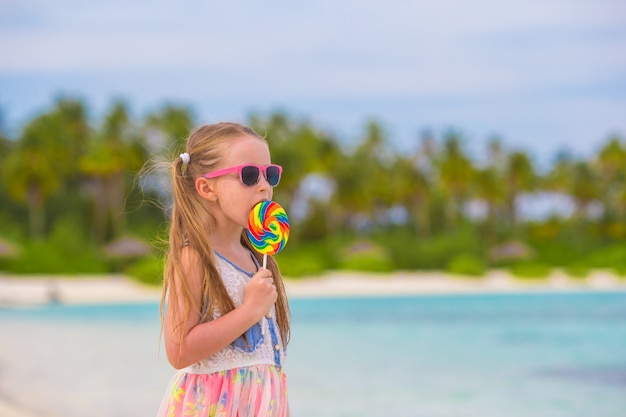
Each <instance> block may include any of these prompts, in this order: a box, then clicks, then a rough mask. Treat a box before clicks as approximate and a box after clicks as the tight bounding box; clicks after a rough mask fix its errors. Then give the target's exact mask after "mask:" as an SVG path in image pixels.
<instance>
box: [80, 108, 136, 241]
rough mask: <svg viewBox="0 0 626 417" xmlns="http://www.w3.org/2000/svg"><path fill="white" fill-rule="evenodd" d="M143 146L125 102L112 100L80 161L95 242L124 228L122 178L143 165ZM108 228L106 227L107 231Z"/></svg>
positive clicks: (123, 180)
mask: <svg viewBox="0 0 626 417" xmlns="http://www.w3.org/2000/svg"><path fill="white" fill-rule="evenodd" d="M143 160H144V149H143V147H142V145H141V143H140V138H139V137H138V136H136V135H135V134H134V132H133V126H132V123H131V120H130V117H129V113H128V109H127V105H126V104H125V103H124V102H122V101H116V102H114V103H113V104H112V106H111V109H110V110H109V112H108V113H107V114H106V115H105V118H104V123H103V124H102V127H101V129H100V131H99V132H98V133H97V134H96V136H95V137H94V140H93V141H92V142H91V148H90V149H89V150H88V151H87V153H86V154H85V155H84V156H83V158H81V160H80V170H81V172H82V173H83V174H84V175H86V176H87V177H88V178H89V181H88V182H87V184H86V185H87V189H88V190H89V192H90V193H91V195H92V198H93V201H94V205H93V207H94V234H95V238H96V239H97V241H99V242H103V241H104V240H106V238H107V237H112V236H117V235H119V234H120V233H121V232H122V231H123V230H124V229H125V213H124V198H125V192H126V179H127V175H128V174H129V173H133V172H135V171H137V170H138V169H139V168H140V167H141V166H142V164H143ZM109 227H110V230H109Z"/></svg>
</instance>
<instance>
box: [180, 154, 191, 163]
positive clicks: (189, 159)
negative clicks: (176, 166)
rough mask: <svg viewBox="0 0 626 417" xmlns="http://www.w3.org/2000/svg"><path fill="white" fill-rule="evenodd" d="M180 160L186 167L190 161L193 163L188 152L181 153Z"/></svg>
mask: <svg viewBox="0 0 626 417" xmlns="http://www.w3.org/2000/svg"><path fill="white" fill-rule="evenodd" d="M180 158H181V159H182V160H183V164H185V165H186V164H188V163H189V161H191V157H190V156H189V154H188V153H187V152H184V153H181V154H180Z"/></svg>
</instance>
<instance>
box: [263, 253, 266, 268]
mask: <svg viewBox="0 0 626 417" xmlns="http://www.w3.org/2000/svg"><path fill="white" fill-rule="evenodd" d="M263 269H267V253H264V254H263Z"/></svg>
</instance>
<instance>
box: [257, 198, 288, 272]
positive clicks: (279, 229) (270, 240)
mask: <svg viewBox="0 0 626 417" xmlns="http://www.w3.org/2000/svg"><path fill="white" fill-rule="evenodd" d="M248 236H249V237H250V242H251V243H252V247H253V248H254V249H256V251H257V252H259V253H262V254H263V268H265V267H266V266H267V255H274V254H276V253H278V252H280V251H281V250H282V249H283V248H284V247H285V244H286V243H287V239H289V219H288V218H287V213H285V209H283V208H282V207H281V205H280V204H278V203H276V202H275V201H261V202H260V203H258V204H257V205H256V206H254V208H253V209H252V211H251V212H250V216H249V217H248Z"/></svg>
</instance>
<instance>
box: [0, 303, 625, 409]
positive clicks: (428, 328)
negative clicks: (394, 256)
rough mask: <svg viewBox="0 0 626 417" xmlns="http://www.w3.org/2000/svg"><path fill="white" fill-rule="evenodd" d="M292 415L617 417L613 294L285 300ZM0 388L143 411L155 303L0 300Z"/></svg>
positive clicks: (620, 367) (35, 398) (158, 378)
mask: <svg viewBox="0 0 626 417" xmlns="http://www.w3.org/2000/svg"><path fill="white" fill-rule="evenodd" d="M291 308H292V340H291V343H290V344H289V347H288V351H287V355H288V356H287V360H286V363H285V371H286V373H287V376H288V381H289V398H290V405H291V411H292V415H293V416H298V417H300V416H302V417H309V416H311V417H312V416H319V415H323V416H327V417H334V416H337V417H339V416H365V415H367V416H369V415H383V416H415V417H458V416H462V417H478V416H481V417H485V416H487V417H490V416H493V417H499V416H504V415H506V416H508V417H517V416H520V417H521V416H531V415H532V416H534V417H535V416H539V417H566V416H567V417H570V416H576V417H584V416H589V417H592V416H593V417H596V416H603V417H613V416H615V417H618V416H622V415H624V414H625V412H626V395H624V393H625V392H626V292H574V293H533V294H531V293H526V294H490V295H486V294H485V295H429V296H394V297H349V298H339V297H335V298H311V299H298V298H296V299H293V300H291ZM0 330H1V331H2V334H3V337H2V342H0V397H2V398H4V399H9V400H11V401H12V402H14V403H16V404H19V405H20V406H22V407H24V408H25V409H27V410H30V411H32V413H33V415H40V416H44V417H56V416H63V417H78V416H85V415H89V416H94V417H97V416H120V417H122V416H154V415H155V414H156V411H157V408H158V405H159V402H160V400H161V398H162V396H163V394H164V392H165V389H166V386H167V383H168V382H169V379H170V378H171V377H172V376H173V375H174V373H175V371H174V370H173V369H172V368H171V367H170V365H169V364H168V363H167V359H166V357H165V351H164V348H163V347H162V344H160V323H159V306H158V304H156V303H154V302H149V303H140V304H115V305H112V304H111V305H82V306H67V305H54V304H51V305H46V306H40V307H29V308H0Z"/></svg>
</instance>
